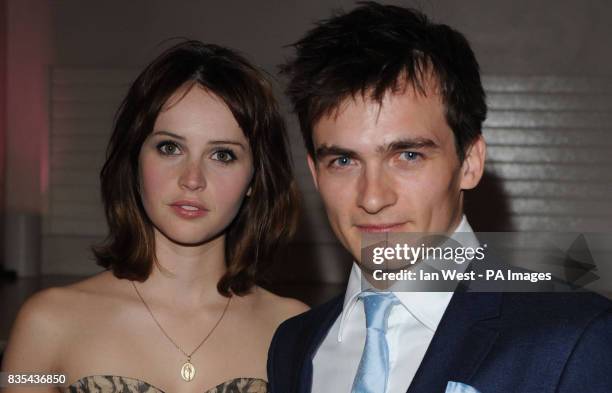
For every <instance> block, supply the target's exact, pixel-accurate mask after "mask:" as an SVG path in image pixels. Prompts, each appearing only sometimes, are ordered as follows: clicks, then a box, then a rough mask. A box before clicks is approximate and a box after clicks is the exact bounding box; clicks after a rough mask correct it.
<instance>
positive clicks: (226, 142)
mask: <svg viewBox="0 0 612 393" xmlns="http://www.w3.org/2000/svg"><path fill="white" fill-rule="evenodd" d="M208 144H209V145H234V146H238V147H240V148H241V149H245V147H244V145H243V144H242V143H241V142H238V141H232V140H214V141H209V142H208Z"/></svg>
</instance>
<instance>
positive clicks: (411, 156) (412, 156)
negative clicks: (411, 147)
mask: <svg viewBox="0 0 612 393" xmlns="http://www.w3.org/2000/svg"><path fill="white" fill-rule="evenodd" d="M420 156H421V154H420V153H417V152H414V151H403V152H402V153H401V154H400V157H401V158H402V159H403V160H406V161H414V160H417V159H418V158H419V157H420Z"/></svg>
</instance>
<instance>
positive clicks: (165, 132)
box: [152, 130, 186, 141]
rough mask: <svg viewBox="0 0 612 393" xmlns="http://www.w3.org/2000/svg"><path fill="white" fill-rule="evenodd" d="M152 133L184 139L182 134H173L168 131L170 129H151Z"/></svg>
mask: <svg viewBox="0 0 612 393" xmlns="http://www.w3.org/2000/svg"><path fill="white" fill-rule="evenodd" d="M152 135H166V136H170V137H172V138H176V139H179V140H181V141H184V140H185V139H186V138H185V137H184V136H181V135H178V134H175V133H173V132H170V131H163V130H158V131H153V134H152Z"/></svg>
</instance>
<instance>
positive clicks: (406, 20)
mask: <svg viewBox="0 0 612 393" xmlns="http://www.w3.org/2000/svg"><path fill="white" fill-rule="evenodd" d="M359 4H360V5H359V7H357V8H355V9H354V10H352V11H350V12H348V13H344V12H338V13H336V14H335V15H334V16H333V17H332V18H330V19H327V20H324V21H322V22H320V23H318V24H317V26H316V27H315V28H314V29H312V30H310V31H309V32H308V33H307V34H306V36H305V37H304V38H302V39H301V40H300V41H298V42H297V43H295V44H293V46H294V47H295V49H296V52H297V56H296V57H295V58H294V59H292V60H290V61H288V62H287V63H286V64H284V65H282V66H281V73H283V74H285V75H287V76H288V77H289V85H288V87H287V94H288V96H289V97H290V99H291V101H292V103H293V107H294V110H295V112H296V114H297V116H298V118H299V121H300V126H301V130H302V135H303V137H304V142H305V144H306V149H307V150H308V153H309V154H310V155H311V156H313V157H314V156H315V152H314V145H313V141H312V131H313V127H314V125H315V124H316V122H317V121H319V120H320V119H321V117H323V116H326V115H330V114H332V113H333V112H334V111H335V110H337V109H338V108H339V106H340V104H341V103H342V102H343V101H344V100H345V99H346V98H349V97H351V96H352V97H355V96H356V95H362V96H363V97H364V98H369V99H373V100H375V101H377V102H378V103H382V100H383V97H384V95H385V94H386V93H387V92H388V91H393V92H396V91H399V90H400V89H402V88H405V86H406V85H411V86H412V87H414V88H415V89H416V90H417V91H418V92H420V93H421V94H425V92H426V91H425V88H424V83H425V81H426V79H427V78H428V77H429V76H430V75H433V76H434V77H435V79H436V81H437V83H438V87H439V91H440V94H441V97H442V100H443V104H444V106H445V110H446V121H447V123H448V125H449V126H450V128H451V129H452V130H453V133H454V135H455V145H456V147H457V154H458V156H459V159H460V161H463V159H464V157H465V152H466V148H467V147H469V146H470V145H471V143H472V142H473V141H474V140H475V139H476V138H477V137H478V136H479V135H480V134H481V133H482V123H483V121H484V120H485V118H486V114H487V106H486V102H485V93H484V90H483V88H482V83H481V81H480V69H479V66H478V62H477V61H476V57H475V56H474V52H472V49H471V48H470V45H469V43H468V42H467V40H466V38H465V37H464V36H463V35H462V34H461V33H459V32H457V31H456V30H454V29H452V28H450V27H449V26H447V25H443V24H435V23H432V22H430V21H429V20H428V18H427V17H426V16H425V15H424V14H422V13H421V12H419V11H416V10H413V9H408V8H402V7H397V6H391V5H381V4H378V3H375V2H361V3H359ZM406 82H407V83H406Z"/></svg>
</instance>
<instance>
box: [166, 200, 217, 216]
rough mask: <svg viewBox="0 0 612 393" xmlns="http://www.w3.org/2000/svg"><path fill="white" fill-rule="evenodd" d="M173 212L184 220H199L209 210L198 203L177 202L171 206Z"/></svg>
mask: <svg viewBox="0 0 612 393" xmlns="http://www.w3.org/2000/svg"><path fill="white" fill-rule="evenodd" d="M170 207H171V208H172V210H173V211H174V212H175V213H176V214H177V215H178V216H179V217H183V218H198V217H202V216H205V215H206V213H208V209H206V208H205V207H204V206H202V205H201V204H199V203H197V202H191V201H177V202H174V203H173V204H171V205H170Z"/></svg>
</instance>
